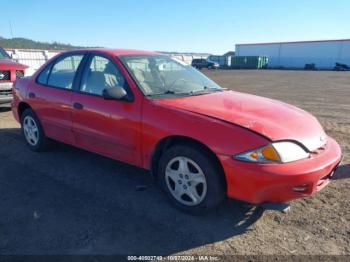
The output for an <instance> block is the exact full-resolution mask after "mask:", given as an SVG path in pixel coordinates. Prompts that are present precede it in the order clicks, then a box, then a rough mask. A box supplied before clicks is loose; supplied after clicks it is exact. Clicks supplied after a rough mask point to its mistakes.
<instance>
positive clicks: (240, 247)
mask: <svg viewBox="0 0 350 262" xmlns="http://www.w3.org/2000/svg"><path fill="white" fill-rule="evenodd" d="M203 72H204V73H206V74H207V75H208V76H209V77H210V78H212V79H214V80H215V81H217V82H218V83H219V84H220V85H222V86H224V87H228V88H232V89H234V90H237V91H242V92H247V93H251V94H257V95H262V96H266V97H270V98H276V99H279V100H283V101H285V102H288V103H291V104H294V105H296V106H299V107H301V108H303V109H305V110H307V111H310V112H311V113H313V114H314V115H316V116H317V117H318V119H319V120H320V122H321V123H322V125H323V126H324V128H325V130H326V132H327V133H328V134H329V135H331V136H333V137H334V138H335V139H336V140H337V141H338V142H339V143H340V145H341V146H342V149H343V153H344V156H345V158H344V161H343V163H342V166H341V167H340V168H339V170H338V172H337V174H336V176H335V178H336V179H335V180H334V181H333V182H332V183H331V184H330V185H329V186H328V187H326V188H325V189H324V190H322V191H321V192H319V193H318V194H316V195H315V196H313V197H309V198H305V199H302V200H297V201H293V202H292V203H291V212H289V213H287V214H282V213H279V212H276V211H265V212H263V211H262V210H261V209H259V208H252V207H248V206H245V205H244V204H242V203H240V202H238V201H234V200H227V201H226V202H225V203H224V204H223V205H222V206H221V207H220V208H219V209H218V210H217V211H216V212H214V213H211V214H209V215H207V216H204V217H192V216H188V215H186V214H183V213H181V212H179V211H177V210H176V209H174V208H173V207H172V206H171V205H170V204H168V202H167V201H166V200H165V198H164V196H163V194H162V193H161V192H159V190H158V189H157V188H156V186H155V185H154V184H153V181H152V179H151V177H150V175H149V173H148V172H146V171H144V170H141V169H138V168H135V167H132V166H129V165H126V164H123V163H120V162H117V161H113V160H111V159H108V158H105V157H102V156H98V155H95V154H92V153H89V152H86V151H83V150H80V149H76V148H73V147H70V146H67V145H63V144H60V143H57V144H55V146H54V148H53V149H51V150H50V151H48V152H46V153H41V154H38V153H33V152H31V151H29V150H28V149H27V148H26V146H25V144H24V142H23V140H22V138H21V135H20V131H19V125H18V124H17V123H16V122H15V120H14V119H13V117H12V113H11V111H9V110H6V109H2V110H0V144H1V147H0V192H1V193H0V210H1V216H0V236H1V237H0V254H124V255H125V254H140V255H146V254H148V255H155V254H157V255H160V254H162V255H170V254H203V255H232V254H241V255H271V254H278V255H299V254H314V255H324V254H328V255H340V254H342V255H350V204H349V188H350V154H349V153H350V73H347V72H339V73H338V72H304V71H222V70H217V71H203ZM140 186H141V187H140ZM143 186H144V187H145V188H144V187H143ZM143 188H144V190H143Z"/></svg>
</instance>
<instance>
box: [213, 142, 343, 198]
mask: <svg viewBox="0 0 350 262" xmlns="http://www.w3.org/2000/svg"><path fill="white" fill-rule="evenodd" d="M341 158H342V154H341V149H340V147H339V145H338V144H337V142H336V141H335V140H334V139H332V138H330V137H329V138H328V142H327V144H326V145H325V147H324V148H323V149H320V150H318V151H317V152H313V153H312V154H311V156H310V157H309V158H307V159H303V160H299V161H295V162H290V163H285V164H256V163H247V162H241V161H237V160H234V159H233V158H232V157H231V156H219V159H220V161H221V163H222V166H223V168H224V171H225V176H226V181H227V195H228V196H229V197H231V198H235V199H239V200H243V201H246V202H249V203H252V204H261V203H267V202H268V203H279V202H288V201H290V200H293V199H297V198H301V197H305V196H309V195H312V194H313V193H315V192H317V191H319V190H321V189H322V188H324V187H325V186H326V185H327V184H328V183H329V181H330V178H331V176H332V175H333V173H334V171H335V169H336V168H337V167H338V165H339V164H340V161H341Z"/></svg>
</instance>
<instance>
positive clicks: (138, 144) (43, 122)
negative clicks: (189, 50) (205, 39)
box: [12, 49, 342, 213]
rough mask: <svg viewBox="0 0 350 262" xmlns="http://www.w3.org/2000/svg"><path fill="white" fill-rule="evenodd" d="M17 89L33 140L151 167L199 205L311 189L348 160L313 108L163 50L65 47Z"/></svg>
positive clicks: (180, 196) (190, 207)
mask: <svg viewBox="0 0 350 262" xmlns="http://www.w3.org/2000/svg"><path fill="white" fill-rule="evenodd" d="M13 90H14V101H13V103H12V110H13V114H14V117H15V118H16V119H17V121H19V122H20V123H21V127H22V133H23V137H24V139H25V141H26V143H27V145H28V146H29V148H30V149H31V150H33V151H43V150H45V149H46V148H47V145H48V143H49V141H50V140H49V138H50V139H55V140H59V141H62V142H64V143H67V144H70V145H73V146H77V147H80V148H84V149H86V150H89V151H92V152H95V153H98V154H101V155H104V156H107V157H110V158H113V159H116V160H120V161H123V162H126V163H129V164H132V165H135V166H139V167H143V168H145V169H149V170H151V171H152V173H153V174H154V176H155V177H156V179H157V180H158V181H159V184H160V185H161V186H162V188H163V189H164V190H165V192H166V193H167V194H168V196H169V198H170V199H171V201H172V202H173V203H174V204H175V205H176V206H177V207H179V208H180V209H182V210H185V211H187V212H191V213H199V212H203V211H206V210H208V209H211V208H214V207H216V206H217V205H219V204H220V203H221V201H222V200H223V199H224V198H225V197H226V196H228V197H230V198H235V199H239V200H243V201H247V202H249V203H253V204H262V203H284V202H286V201H290V200H292V199H296V198H300V197H305V196H309V195H311V194H313V193H315V192H317V191H319V190H321V189H322V188H323V187H325V186H326V185H327V184H328V183H329V181H330V179H331V178H332V176H333V174H334V171H335V169H336V168H337V166H338V165H339V163H340V161H341V156H342V155H341V150H340V147H339V145H338V144H337V142H336V141H335V140H333V139H332V138H331V137H329V136H327V135H326V133H325V132H324V130H323V128H322V127H321V125H320V124H319V122H318V121H317V119H316V118H315V117H313V116H312V115H311V114H309V113H307V112H305V111H303V110H301V109H299V108H296V107H294V106H292V105H288V104H285V103H282V102H279V101H275V100H272V99H268V98H264V97H258V96H253V95H249V94H244V93H239V92H235V91H230V90H225V89H223V88H221V87H220V86H218V85H217V84H216V83H214V82H213V81H211V80H210V79H208V78H207V77H206V76H204V75H203V74H202V73H200V72H199V71H198V70H196V69H194V68H193V67H191V66H190V65H187V64H184V63H183V62H181V61H178V60H176V59H173V58H171V57H169V56H166V55H162V54H158V53H155V52H146V51H135V50H110V49H86V50H77V51H70V52H66V53H62V54H60V55H58V56H56V57H54V58H53V59H51V60H50V61H48V62H47V63H46V64H45V65H44V66H42V67H41V69H39V70H38V71H37V72H36V73H35V74H34V75H33V76H32V77H28V78H27V77H26V78H23V79H21V80H19V81H17V82H16V83H15V85H14V89H13ZM33 164H34V163H33ZM116 190H118V189H117V188H116Z"/></svg>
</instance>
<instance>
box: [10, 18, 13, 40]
mask: <svg viewBox="0 0 350 262" xmlns="http://www.w3.org/2000/svg"><path fill="white" fill-rule="evenodd" d="M9 25H10V32H11V38H13V30H12V23H11V20H9Z"/></svg>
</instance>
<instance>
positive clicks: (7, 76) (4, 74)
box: [0, 70, 11, 81]
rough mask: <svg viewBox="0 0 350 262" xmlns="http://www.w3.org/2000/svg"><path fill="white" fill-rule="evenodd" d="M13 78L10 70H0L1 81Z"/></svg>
mask: <svg viewBox="0 0 350 262" xmlns="http://www.w3.org/2000/svg"><path fill="white" fill-rule="evenodd" d="M3 80H11V74H10V71H5V70H0V81H3Z"/></svg>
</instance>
